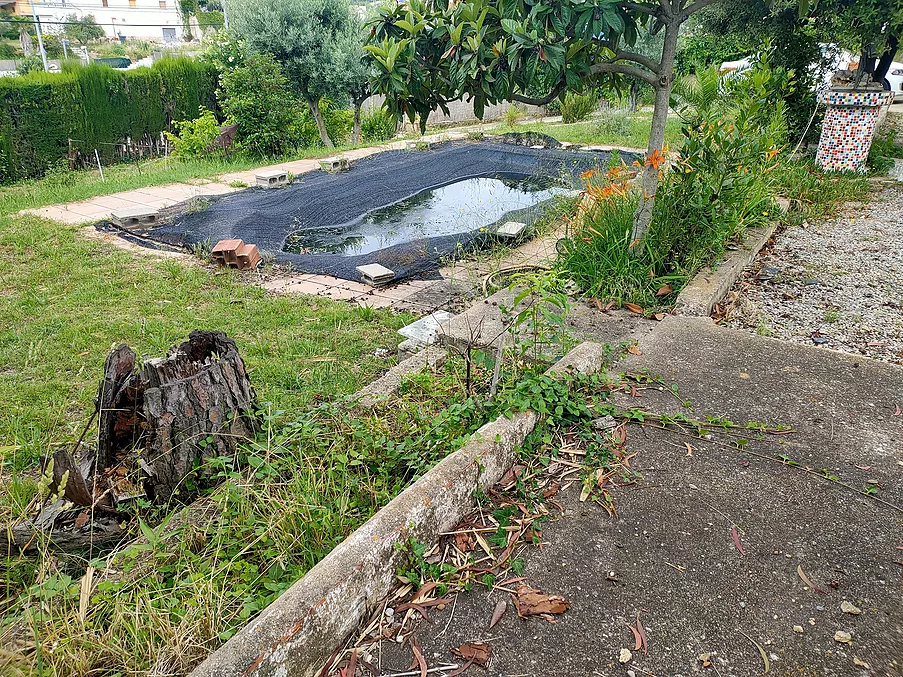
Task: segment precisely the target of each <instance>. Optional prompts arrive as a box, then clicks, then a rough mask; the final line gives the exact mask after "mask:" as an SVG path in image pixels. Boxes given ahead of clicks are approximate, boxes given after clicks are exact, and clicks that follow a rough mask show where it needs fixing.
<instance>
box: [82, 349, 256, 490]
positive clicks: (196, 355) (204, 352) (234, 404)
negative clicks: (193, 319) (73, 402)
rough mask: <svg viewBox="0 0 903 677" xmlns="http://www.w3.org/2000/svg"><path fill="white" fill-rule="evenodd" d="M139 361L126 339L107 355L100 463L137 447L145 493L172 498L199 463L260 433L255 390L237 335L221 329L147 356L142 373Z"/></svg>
mask: <svg viewBox="0 0 903 677" xmlns="http://www.w3.org/2000/svg"><path fill="white" fill-rule="evenodd" d="M134 364H135V354H134V353H133V352H132V350H131V349H130V348H128V347H127V346H124V345H123V346H119V347H118V348H116V349H115V350H114V351H113V352H112V353H111V354H110V356H109V357H108V358H107V365H106V375H105V377H104V380H103V382H102V383H101V388H100V392H99V393H98V406H99V411H100V425H99V428H100V432H99V437H98V442H99V445H98V449H97V459H98V467H101V468H103V467H110V466H111V465H112V464H113V463H114V462H115V460H116V459H118V458H120V457H121V456H122V454H123V452H125V453H128V452H129V451H130V450H132V449H135V450H136V451H137V455H138V461H139V465H140V469H141V476H142V483H143V488H144V491H145V493H146V494H147V496H148V497H149V498H151V499H152V500H155V501H166V500H168V499H169V498H170V496H172V495H173V494H174V493H176V492H177V491H178V490H179V488H180V485H181V483H182V481H183V479H184V478H185V476H186V475H187V474H188V473H189V472H190V471H191V470H192V469H194V468H195V467H196V466H197V465H199V464H200V463H202V462H203V461H204V460H205V459H208V458H211V457H216V456H227V455H231V454H234V453H235V449H236V445H237V443H238V442H239V441H240V440H242V439H244V438H247V437H250V436H251V435H252V434H253V432H254V430H255V423H254V418H253V411H252V409H253V407H254V403H255V399H256V396H255V393H254V388H253V387H252V386H251V382H250V380H249V379H248V373H247V371H246V369H245V364H244V362H243V361H242V359H241V356H240V355H239V354H238V348H237V347H236V345H235V341H233V340H232V339H230V338H228V337H227V336H226V335H225V334H224V333H222V332H214V331H193V332H191V334H190V335H189V337H188V341H186V342H185V343H183V344H182V345H180V346H178V347H176V348H173V349H172V350H170V353H169V356H168V357H165V358H160V359H152V360H148V361H147V362H145V363H144V366H143V367H142V368H141V370H140V371H139V372H137V373H135V372H134V371H133V370H132V369H134ZM129 365H131V367H132V369H129Z"/></svg>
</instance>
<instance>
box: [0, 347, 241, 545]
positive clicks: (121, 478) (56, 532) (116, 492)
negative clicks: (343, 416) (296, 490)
mask: <svg viewBox="0 0 903 677" xmlns="http://www.w3.org/2000/svg"><path fill="white" fill-rule="evenodd" d="M255 400H256V396H255V393H254V388H253V387H251V382H250V380H249V379H248V373H247V371H246V369H245V365H244V362H243V361H242V359H241V356H240V355H239V354H238V348H237V347H236V345H235V342H234V341H233V340H232V339H230V338H228V337H227V336H226V335H225V334H224V333H222V332H214V331H193V332H191V334H190V335H189V337H188V341H186V342H185V343H183V344H181V345H180V346H176V347H174V348H172V349H171V350H170V351H169V355H168V356H167V357H165V358H160V359H152V360H148V361H146V362H145V363H144V365H143V366H142V367H141V368H140V369H138V368H137V358H136V356H135V353H134V351H133V350H132V349H131V348H129V347H128V346H126V345H120V346H118V347H117V348H115V349H114V350H113V351H112V352H111V353H110V355H109V356H108V357H107V360H106V364H105V367H104V377H103V380H102V381H101V383H100V387H99V389H98V393H97V409H96V412H95V414H96V415H97V416H98V435H97V441H98V446H97V449H96V450H91V449H80V450H79V452H78V454H77V455H75V453H74V452H73V453H70V452H69V451H68V450H67V449H59V450H57V451H56V452H54V454H53V455H52V456H51V457H49V458H47V459H46V460H45V468H44V470H45V472H47V474H48V477H50V478H51V481H50V498H49V499H47V498H42V499H40V500H38V499H36V500H35V503H34V506H33V509H34V513H37V514H36V516H35V517H33V518H30V519H26V520H24V521H22V522H20V523H19V524H16V525H15V526H13V527H12V528H10V529H8V530H7V543H6V546H7V551H8V552H11V551H12V549H13V548H17V549H19V550H20V551H25V550H34V549H36V548H37V547H38V546H39V545H40V544H41V542H42V540H43V539H42V538H41V536H43V537H45V538H47V539H49V541H50V542H52V543H53V544H54V545H56V546H57V547H60V548H64V549H77V548H80V547H88V546H91V545H99V544H101V543H104V542H109V541H116V540H119V539H121V538H122V537H124V536H125V535H126V534H127V531H126V530H125V529H123V528H122V526H121V524H122V522H123V521H124V520H126V519H127V518H128V514H127V512H126V511H124V509H123V507H124V505H126V504H127V503H128V502H129V501H133V500H134V499H136V498H148V499H150V500H152V501H155V502H158V503H162V502H166V501H168V500H169V499H170V498H171V497H172V496H173V495H174V494H176V493H179V492H183V493H187V487H186V486H185V484H184V480H185V477H186V476H187V475H188V474H189V473H191V472H192V471H193V470H194V469H196V468H198V467H199V466H201V465H202V464H203V463H204V462H205V461H206V460H207V459H209V458H212V457H217V456H231V455H233V454H234V453H235V451H236V447H237V445H238V443H239V442H240V441H241V440H242V439H245V438H247V437H250V436H251V435H252V434H253V433H254V431H255V429H256V423H255V420H254V412H253V408H254V404H255ZM91 422H93V417H92V421H90V422H89V423H88V426H87V427H90V424H91ZM76 446H79V445H76ZM51 463H52V465H53V467H52V476H51V472H50V470H51V468H50V464H51ZM34 513H33V514H34ZM0 551H2V543H0Z"/></svg>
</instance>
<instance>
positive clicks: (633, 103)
mask: <svg viewBox="0 0 903 677" xmlns="http://www.w3.org/2000/svg"><path fill="white" fill-rule="evenodd" d="M639 98H640V83H639V82H638V81H637V80H631V81H630V93H629V99H628V101H629V103H628V109H629V110H630V112H631V113H636V109H637V103H638V101H639Z"/></svg>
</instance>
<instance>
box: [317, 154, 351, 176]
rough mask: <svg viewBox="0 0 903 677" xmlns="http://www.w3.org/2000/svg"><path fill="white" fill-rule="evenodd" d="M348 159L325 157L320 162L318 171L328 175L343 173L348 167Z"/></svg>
mask: <svg viewBox="0 0 903 677" xmlns="http://www.w3.org/2000/svg"><path fill="white" fill-rule="evenodd" d="M350 166H351V165H350V163H349V162H348V158H346V157H326V158H323V159H322V160H320V169H322V170H323V171H324V172H329V173H330V174H338V173H339V172H344V171H346V170H347V169H348V168H349V167H350Z"/></svg>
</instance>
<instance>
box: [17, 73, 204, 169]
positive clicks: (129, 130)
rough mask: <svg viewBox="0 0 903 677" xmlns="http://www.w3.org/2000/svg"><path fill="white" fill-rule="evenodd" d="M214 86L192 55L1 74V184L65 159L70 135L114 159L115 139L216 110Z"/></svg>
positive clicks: (139, 136)
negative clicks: (142, 63) (123, 67)
mask: <svg viewBox="0 0 903 677" xmlns="http://www.w3.org/2000/svg"><path fill="white" fill-rule="evenodd" d="M215 90H216V70H215V68H214V67H213V66H212V65H211V64H209V63H201V62H198V61H192V60H190V59H165V60H163V61H161V62H158V63H157V64H155V65H154V67H153V68H137V69H135V70H131V71H118V70H114V69H112V68H110V67H109V66H103V65H96V64H95V65H91V66H88V67H86V68H81V67H79V68H74V69H72V68H68V67H67V69H66V71H65V72H63V73H43V72H40V73H30V74H28V75H27V76H23V77H5V78H0V181H4V182H9V181H14V180H17V179H23V178H35V177H39V176H42V175H43V174H44V172H45V171H46V170H47V168H48V167H49V166H58V165H59V162H60V161H61V160H63V159H64V158H66V156H67V153H68V145H69V144H68V140H69V139H70V138H71V139H75V140H76V141H75V142H74V143H75V145H76V147H77V148H79V149H80V150H81V151H82V152H84V153H86V154H89V155H91V154H93V152H94V149H95V148H96V149H97V150H98V152H99V153H101V155H102V156H103V157H104V158H105V159H106V160H107V161H109V160H110V159H112V157H113V151H114V147H113V144H116V143H122V142H124V141H126V140H127V139H129V138H131V139H132V141H134V142H140V141H142V140H144V139H146V138H147V137H151V138H156V137H157V136H159V134H160V132H162V131H168V130H171V129H173V122H175V121H179V120H192V119H194V118H196V117H197V115H198V111H199V110H200V108H201V107H206V108H209V109H210V110H214V111H218V106H217V102H216V96H215Z"/></svg>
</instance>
